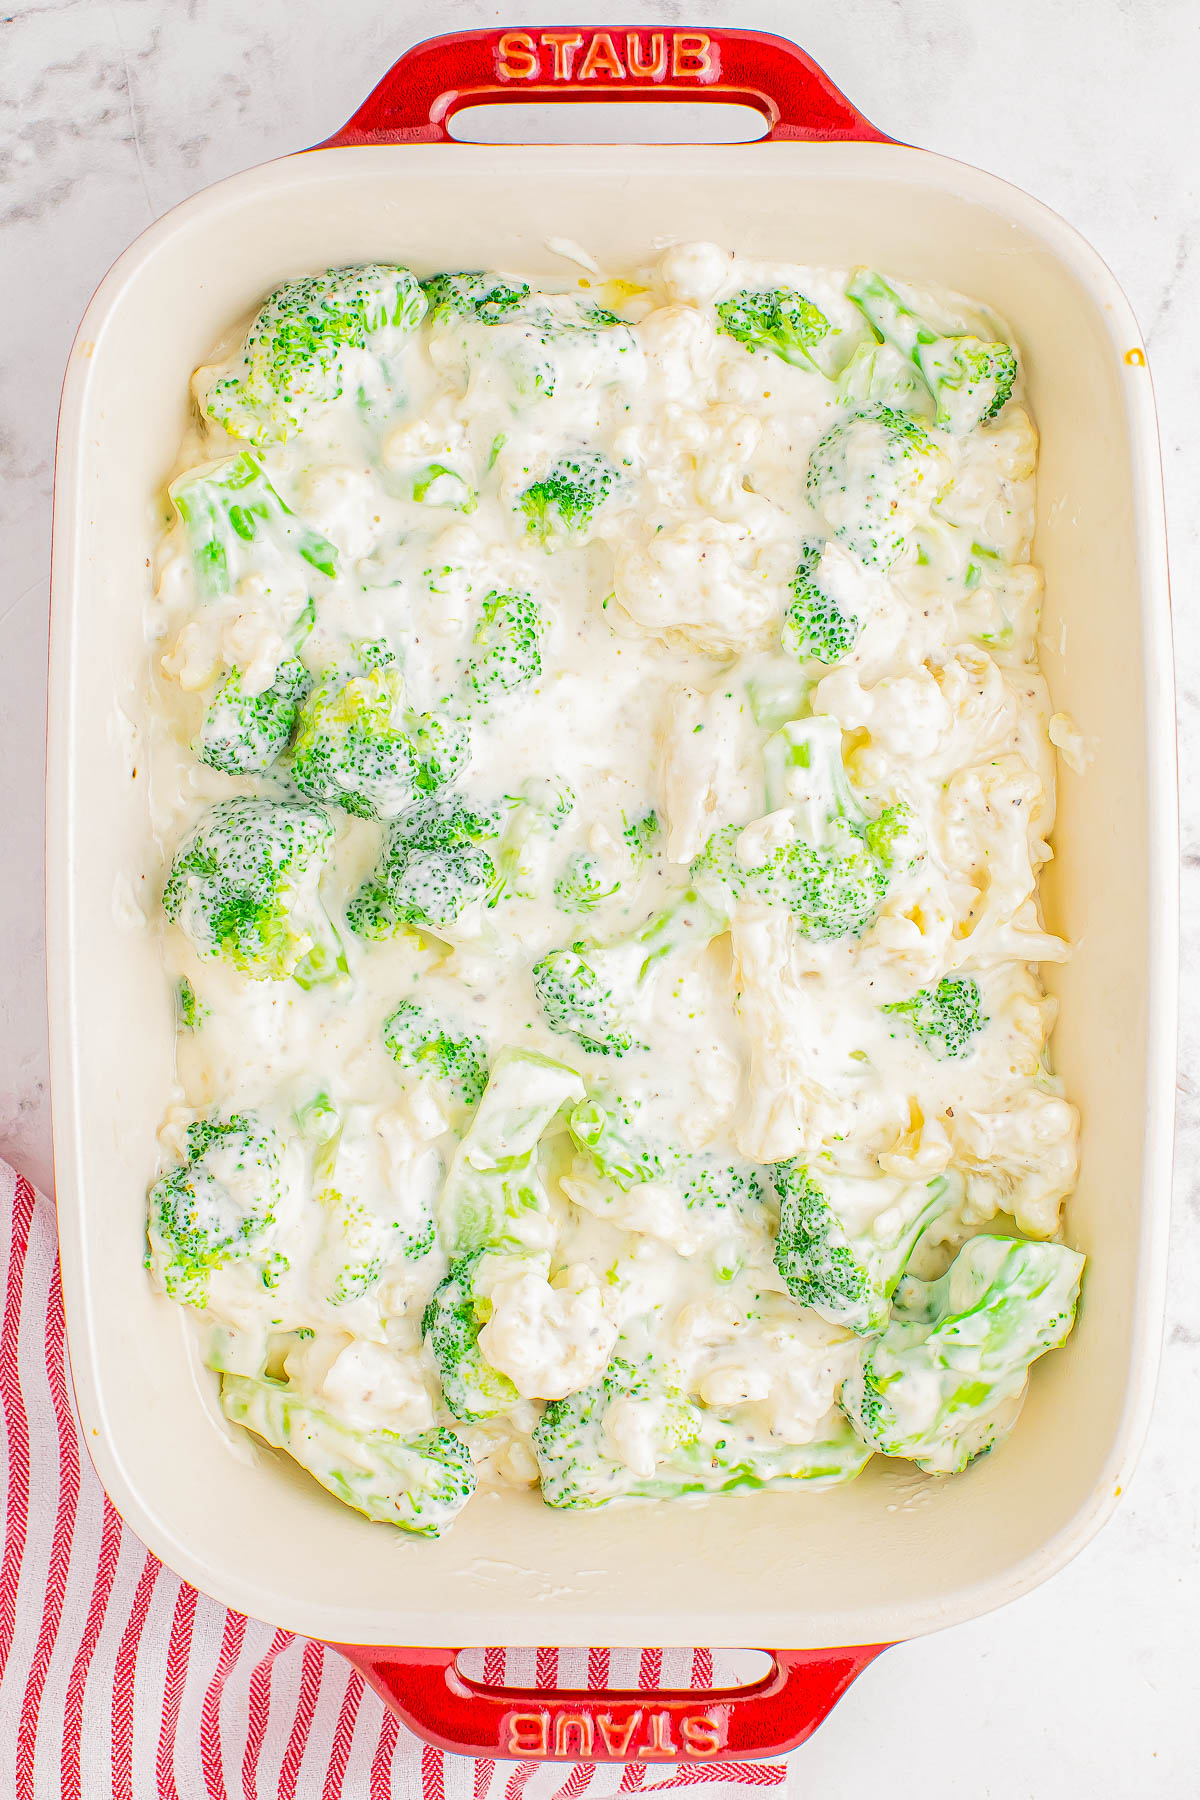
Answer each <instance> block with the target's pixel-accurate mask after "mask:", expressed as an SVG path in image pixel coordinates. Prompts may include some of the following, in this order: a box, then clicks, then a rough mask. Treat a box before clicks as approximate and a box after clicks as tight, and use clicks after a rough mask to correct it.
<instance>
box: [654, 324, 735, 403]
mask: <svg viewBox="0 0 1200 1800" xmlns="http://www.w3.org/2000/svg"><path fill="white" fill-rule="evenodd" d="M633 333H634V336H635V338H636V339H637V341H638V343H639V344H640V345H641V348H642V352H643V354H644V356H645V372H646V390H647V392H646V398H647V399H651V398H653V399H655V400H658V401H660V402H661V401H663V400H692V401H694V399H695V395H696V392H697V390H698V389H703V388H705V387H707V386H708V385H709V384H710V383H711V381H712V378H713V373H714V370H715V368H716V361H717V333H716V327H715V325H714V324H713V321H712V319H710V318H709V317H707V315H706V314H704V313H699V312H696V311H695V309H694V308H693V307H691V306H658V307H655V309H654V311H653V312H651V313H647V314H646V317H645V318H644V319H643V320H642V321H641V323H640V324H639V325H635V326H634V327H633Z"/></svg>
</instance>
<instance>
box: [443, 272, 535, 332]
mask: <svg viewBox="0 0 1200 1800" xmlns="http://www.w3.org/2000/svg"><path fill="white" fill-rule="evenodd" d="M421 286H422V288H423V289H424V291H425V298H426V300H427V301H428V302H429V323H430V324H431V325H436V324H438V323H439V322H440V321H441V320H443V319H450V318H454V317H455V316H456V315H459V316H461V315H464V314H472V315H474V317H475V318H477V319H482V320H483V323H484V324H485V325H496V324H499V322H500V321H501V320H502V319H506V318H508V317H509V316H510V315H511V314H512V313H514V312H519V311H520V309H521V307H522V306H523V305H524V303H525V301H526V300H528V298H529V284H528V283H527V282H524V281H521V282H517V283H515V284H514V283H512V282H508V281H502V280H501V279H500V277H499V276H497V275H489V274H487V273H486V272H485V271H484V270H482V269H472V270H469V271H465V272H462V273H453V274H442V275H431V276H430V277H429V279H428V280H427V281H423V282H422V283H421Z"/></svg>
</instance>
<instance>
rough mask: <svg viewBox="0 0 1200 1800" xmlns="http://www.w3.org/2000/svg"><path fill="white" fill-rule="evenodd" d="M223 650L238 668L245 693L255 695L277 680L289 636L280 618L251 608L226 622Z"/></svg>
mask: <svg viewBox="0 0 1200 1800" xmlns="http://www.w3.org/2000/svg"><path fill="white" fill-rule="evenodd" d="M221 651H222V654H223V656H224V658H225V661H226V662H227V663H228V664H229V666H230V668H231V669H237V671H238V673H239V675H240V678H241V691H242V693H243V694H246V695H248V696H250V697H253V696H254V695H256V694H265V693H266V691H267V689H268V688H269V687H270V686H271V683H272V682H273V681H274V680H275V676H276V674H277V673H278V670H279V665H280V663H281V662H282V661H283V659H284V656H285V655H286V653H287V639H286V638H285V636H284V634H283V632H282V631H281V630H280V629H279V624H278V621H277V620H276V619H273V618H271V617H270V615H269V614H266V613H264V612H261V611H259V610H258V609H256V608H250V609H249V610H248V611H246V612H242V613H238V615H237V617H236V618H235V619H231V620H230V621H229V623H228V624H227V625H226V627H225V629H224V631H223V632H222V633H221Z"/></svg>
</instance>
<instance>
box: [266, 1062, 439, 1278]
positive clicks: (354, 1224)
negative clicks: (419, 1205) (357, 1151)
mask: <svg viewBox="0 0 1200 1800" xmlns="http://www.w3.org/2000/svg"><path fill="white" fill-rule="evenodd" d="M296 1123H297V1125H298V1126H299V1127H300V1133H301V1136H302V1137H304V1138H306V1139H307V1140H308V1142H309V1143H310V1144H311V1145H312V1146H313V1168H312V1187H313V1198H314V1200H315V1201H316V1203H317V1205H318V1206H320V1207H321V1208H322V1210H323V1212H324V1214H325V1222H324V1230H323V1233H322V1242H321V1246H320V1249H319V1250H318V1252H317V1254H316V1256H315V1258H314V1263H313V1268H314V1273H315V1274H316V1275H317V1278H318V1279H319V1280H324V1281H325V1283H326V1284H327V1291H326V1293H325V1299H326V1300H327V1301H328V1303H329V1305H330V1306H345V1305H347V1304H348V1303H349V1302H350V1301H351V1300H361V1299H362V1298H363V1296H364V1295H365V1294H368V1293H370V1291H371V1290H372V1288H375V1287H377V1286H378V1284H379V1279H380V1276H381V1275H382V1274H383V1271H384V1269H385V1268H386V1266H387V1265H388V1263H389V1262H391V1261H393V1260H394V1259H395V1258H396V1257H398V1256H402V1257H404V1258H405V1259H406V1260H407V1261H409V1262H416V1261H418V1260H419V1259H420V1258H421V1257H423V1256H427V1255H428V1253H429V1251H430V1250H432V1248H433V1240H434V1233H433V1215H432V1213H431V1212H430V1211H429V1210H428V1208H425V1209H424V1217H423V1218H422V1219H420V1221H419V1222H418V1223H417V1224H416V1228H415V1229H410V1228H409V1226H408V1225H407V1224H406V1223H405V1222H404V1221H402V1220H401V1219H399V1218H397V1217H395V1216H384V1215H383V1214H381V1213H379V1212H378V1211H376V1209H375V1208H374V1207H373V1206H371V1205H370V1204H369V1203H368V1202H367V1201H366V1200H365V1199H364V1198H363V1197H362V1195H361V1194H360V1193H358V1192H357V1191H356V1182H357V1173H356V1159H355V1156H354V1153H353V1150H351V1153H350V1155H349V1156H346V1154H345V1144H344V1132H345V1130H346V1124H347V1121H346V1119H345V1118H344V1117H343V1114H342V1112H341V1111H340V1110H339V1108H338V1107H336V1106H335V1105H334V1104H333V1102H332V1101H331V1100H330V1098H329V1096H328V1094H317V1095H316V1096H315V1097H314V1098H313V1099H312V1100H310V1101H308V1102H307V1103H306V1104H305V1105H304V1106H301V1107H299V1108H297V1111H296Z"/></svg>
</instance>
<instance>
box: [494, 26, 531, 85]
mask: <svg viewBox="0 0 1200 1800" xmlns="http://www.w3.org/2000/svg"><path fill="white" fill-rule="evenodd" d="M540 73H541V65H540V64H539V62H538V54H537V51H536V49H535V48H534V43H533V39H532V38H531V37H530V35H529V33H528V32H527V31H506V32H505V33H504V35H503V37H502V38H501V39H500V42H499V43H498V44H497V45H496V75H497V78H498V79H499V80H500V81H528V80H529V79H530V78H531V77H535V76H537V75H540Z"/></svg>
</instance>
